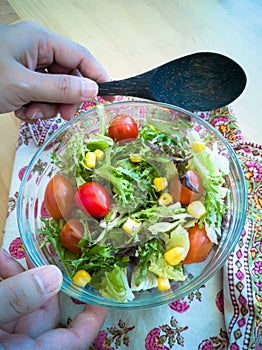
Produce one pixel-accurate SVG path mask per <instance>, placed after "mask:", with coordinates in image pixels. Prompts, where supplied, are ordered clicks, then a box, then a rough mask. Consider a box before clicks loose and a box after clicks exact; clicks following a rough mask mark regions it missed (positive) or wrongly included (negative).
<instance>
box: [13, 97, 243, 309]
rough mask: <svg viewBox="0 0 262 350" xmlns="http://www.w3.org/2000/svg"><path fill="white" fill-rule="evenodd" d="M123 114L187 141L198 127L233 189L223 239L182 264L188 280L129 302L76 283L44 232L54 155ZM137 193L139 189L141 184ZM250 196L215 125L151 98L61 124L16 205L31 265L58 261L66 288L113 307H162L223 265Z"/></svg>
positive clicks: (26, 178)
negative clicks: (202, 256)
mask: <svg viewBox="0 0 262 350" xmlns="http://www.w3.org/2000/svg"><path fill="white" fill-rule="evenodd" d="M119 114H121V115H123V114H124V115H129V116H132V118H134V119H135V120H136V122H137V124H138V125H139V127H141V126H142V125H143V124H145V123H146V124H150V125H151V126H152V130H154V125H161V126H162V127H163V128H164V129H165V132H166V133H167V134H168V135H169V136H170V137H171V138H172V137H173V136H174V135H178V136H179V137H180V140H181V142H188V143H189V144H190V142H192V140H191V141H190V140H189V141H188V135H189V134H188V133H189V131H190V133H191V131H192V130H194V135H195V136H194V137H196V135H197V138H198V137H199V139H198V142H196V144H197V145H198V143H200V144H201V143H204V144H205V146H206V147H207V148H210V149H214V148H215V149H216V152H217V157H218V158H220V160H221V159H222V163H223V164H224V165H225V164H226V168H227V170H228V171H225V172H226V173H227V172H228V174H226V175H225V187H226V188H227V189H228V190H229V191H228V192H227V193H228V195H227V196H226V197H225V205H226V212H225V214H224V216H223V220H222V222H221V224H220V227H219V228H218V231H219V230H220V231H221V232H220V233H221V237H219V239H218V242H217V244H214V245H213V248H212V250H211V252H210V253H209V254H208V256H207V257H206V258H205V259H203V260H201V261H200V262H198V263H194V264H187V265H182V268H183V273H184V276H185V279H184V280H181V281H172V282H171V285H170V288H168V289H167V290H164V291H161V290H159V288H157V287H153V288H151V289H148V290H140V291H139V290H138V291H134V292H133V296H132V298H130V299H132V300H128V301H127V300H124V301H121V300H115V299H112V298H111V297H107V296H105V295H104V296H102V295H101V294H100V293H99V292H98V291H97V290H96V289H95V288H94V287H92V286H91V285H89V284H87V285H86V286H84V287H83V286H80V285H79V284H78V283H74V282H73V280H72V278H71V277H70V276H69V275H68V270H67V268H65V267H64V264H62V263H61V261H60V259H59V257H58V256H57V255H56V253H55V249H53V248H54V247H53V246H52V244H51V243H50V242H46V237H45V236H44V235H43V231H42V230H41V229H42V228H43V227H44V220H43V218H45V220H49V219H48V217H49V216H48V214H47V211H46V208H45V206H44V195H45V190H46V186H47V184H48V182H49V180H50V178H52V177H53V176H54V175H55V174H57V173H58V172H59V170H60V169H59V168H58V166H57V163H54V159H55V158H56V156H55V157H54V154H56V155H59V157H60V159H63V155H64V152H65V151H66V150H67V147H68V145H69V144H71V146H72V142H71V141H72V139H73V138H74V135H77V134H79V133H83V134H84V135H85V137H84V138H83V140H84V141H83V142H85V141H86V139H88V137H89V136H90V135H94V134H96V133H98V132H99V130H101V128H102V129H106V128H107V127H108V125H109V122H110V121H111V120H112V118H114V117H115V116H116V115H119ZM190 135H191V134H190ZM70 140H71V141H70ZM185 140H187V141H185ZM70 142H71V143H70ZM198 151H199V150H197V152H198ZM156 157H157V156H156ZM214 161H215V160H214ZM72 162H73V159H72ZM223 164H222V167H223V166H224V165H223ZM137 191H140V189H139V188H137ZM246 198H247V192H246V187H245V179H244V176H243V173H242V170H241V166H240V164H239V161H238V159H237V157H236V155H235V153H234V151H233V150H232V148H231V147H230V145H229V144H228V142H227V141H226V140H225V139H224V137H223V136H222V135H221V134H220V133H219V132H218V131H217V130H216V129H214V128H213V127H212V126H211V125H209V124H208V123H207V122H205V121H204V120H202V119H201V118H200V117H198V116H196V115H194V114H193V113H191V112H188V111H186V110H183V109H181V108H178V107H175V106H171V105H167V104H161V103H155V102H150V101H126V102H116V103H111V104H108V105H102V106H100V105H98V106H97V107H96V108H94V109H93V110H90V111H88V112H81V113H80V114H79V115H78V116H76V117H74V118H73V119H72V120H70V121H69V122H67V123H65V124H64V125H63V126H62V127H60V128H59V130H58V131H57V132H56V133H54V134H53V135H52V136H51V137H50V138H49V139H48V140H47V141H46V142H45V144H44V145H43V146H42V147H41V148H40V149H39V150H38V151H37V153H36V154H35V155H34V156H33V158H32V160H31V162H30V164H29V165H28V167H27V170H26V172H25V174H24V177H23V179H22V182H21V187H20V190H19V197H18V205H17V220H18V227H19V231H20V235H21V238H22V242H23V245H24V248H25V250H26V252H27V254H28V256H29V258H30V259H31V261H32V262H33V264H34V265H35V266H42V265H46V264H56V265H58V266H59V267H60V268H61V270H62V272H63V275H64V280H63V285H62V292H64V293H65V294H67V295H69V296H71V297H73V298H75V299H78V300H80V301H82V302H85V303H90V304H99V305H103V306H106V307H112V308H127V309H138V308H147V307H154V306H158V305H161V304H164V303H169V302H171V301H173V300H174V299H179V298H182V297H184V296H185V295H187V294H189V293H191V292H192V291H194V290H196V289H197V288H199V287H200V286H201V285H203V284H204V283H205V282H206V281H207V280H209V279H210V278H211V277H212V276H213V275H214V274H215V273H216V272H217V271H218V270H219V269H220V268H221V267H222V266H223V264H224V263H225V262H226V260H227V259H228V257H229V255H230V254H231V252H232V251H233V249H234V247H235V245H236V243H237V242H238V240H239V237H240V234H241V232H242V229H243V226H244V222H245V212H246V205H247V200H246ZM81 215H83V212H82V214H81ZM95 220H98V221H99V220H101V219H95ZM138 235H139V233H138ZM147 239H148V238H147ZM124 244H125V243H124ZM132 244H134V243H132ZM69 255H70V254H69ZM67 258H68V256H67ZM71 259H75V256H71ZM138 264H139V263H138Z"/></svg>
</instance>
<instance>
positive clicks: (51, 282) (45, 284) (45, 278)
mask: <svg viewBox="0 0 262 350" xmlns="http://www.w3.org/2000/svg"><path fill="white" fill-rule="evenodd" d="M33 277H34V280H35V283H36V285H37V287H38V288H39V289H40V290H41V292H42V293H43V294H50V293H54V292H58V291H59V290H60V288H61V286H62V281H63V276H62V272H61V271H60V270H59V269H58V267H56V266H54V265H48V266H44V267H40V268H37V270H36V272H35V273H34V275H33Z"/></svg>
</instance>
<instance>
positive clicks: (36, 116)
mask: <svg viewBox="0 0 262 350" xmlns="http://www.w3.org/2000/svg"><path fill="white" fill-rule="evenodd" d="M27 118H28V119H43V118H44V114H43V113H42V112H35V113H34V114H33V115H32V116H31V117H30V116H29V115H28V116H27Z"/></svg>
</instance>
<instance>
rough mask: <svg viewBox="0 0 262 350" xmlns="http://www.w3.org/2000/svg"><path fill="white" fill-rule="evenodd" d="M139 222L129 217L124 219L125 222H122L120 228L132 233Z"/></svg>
mask: <svg viewBox="0 0 262 350" xmlns="http://www.w3.org/2000/svg"><path fill="white" fill-rule="evenodd" d="M140 225H141V223H140V222H138V221H136V220H134V219H131V218H128V219H127V220H126V222H125V223H124V225H123V226H122V229H123V230H125V231H126V232H127V233H128V234H129V235H132V234H133V232H134V229H135V228H137V229H138V226H140Z"/></svg>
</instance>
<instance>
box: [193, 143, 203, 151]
mask: <svg viewBox="0 0 262 350" xmlns="http://www.w3.org/2000/svg"><path fill="white" fill-rule="evenodd" d="M191 147H192V150H193V151H194V152H196V153H198V152H201V151H203V150H204V149H205V144H204V143H203V142H192V145H191Z"/></svg>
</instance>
